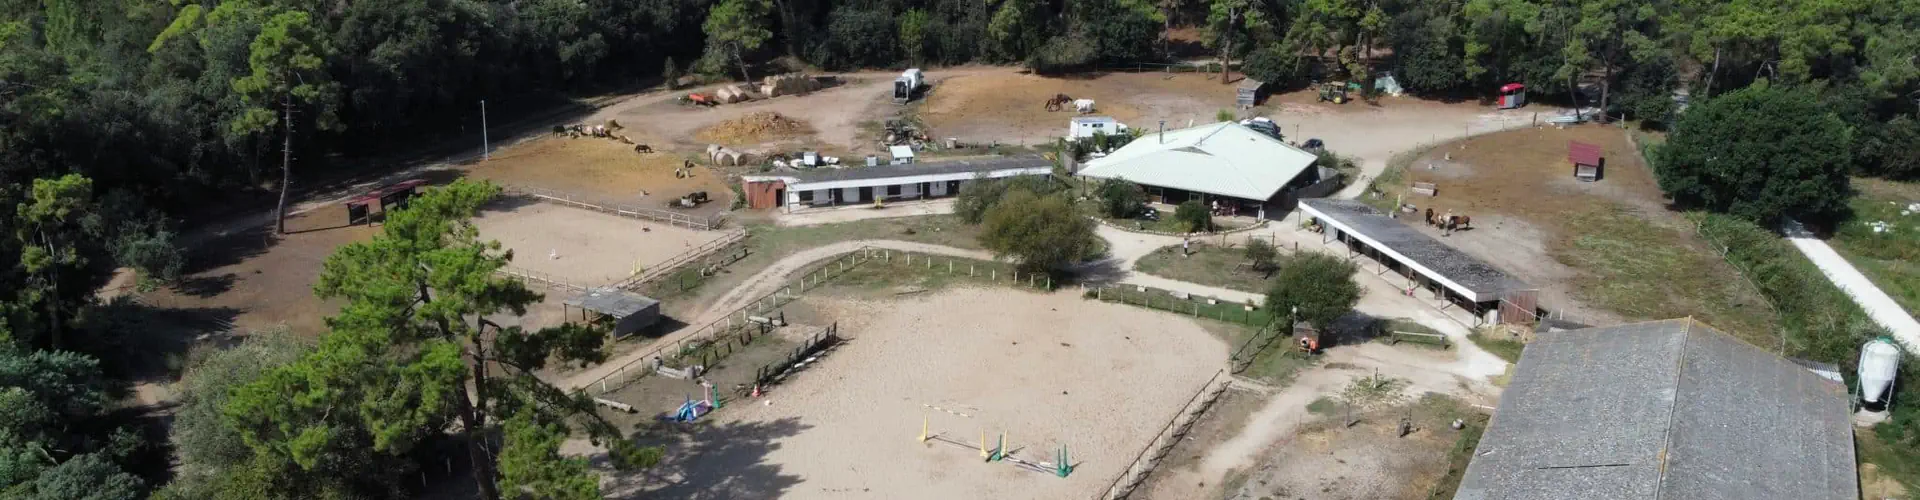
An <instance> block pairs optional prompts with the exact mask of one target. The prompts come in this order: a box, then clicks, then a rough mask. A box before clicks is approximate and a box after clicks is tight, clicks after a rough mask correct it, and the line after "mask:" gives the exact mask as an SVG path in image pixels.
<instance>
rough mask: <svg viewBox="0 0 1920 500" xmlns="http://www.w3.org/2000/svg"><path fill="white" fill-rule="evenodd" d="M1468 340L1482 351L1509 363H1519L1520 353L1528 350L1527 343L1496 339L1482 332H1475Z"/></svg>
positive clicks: (1468, 336)
mask: <svg viewBox="0 0 1920 500" xmlns="http://www.w3.org/2000/svg"><path fill="white" fill-rule="evenodd" d="M1467 339H1468V340H1472V341H1473V344H1474V345H1477V346H1480V348H1481V349H1485V350H1486V351H1487V352H1489V353H1493V355H1495V356H1499V357H1500V359H1504V360H1507V362H1508V363H1519V362H1520V351H1524V350H1526V349H1527V344H1526V343H1525V342H1521V341H1518V340H1513V339H1503V338H1496V337H1493V336H1490V335H1487V334H1486V333H1485V332H1483V331H1481V330H1474V331H1473V333H1472V334H1469V335H1467Z"/></svg>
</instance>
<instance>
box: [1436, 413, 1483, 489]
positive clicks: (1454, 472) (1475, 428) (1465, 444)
mask: <svg viewBox="0 0 1920 500" xmlns="http://www.w3.org/2000/svg"><path fill="white" fill-rule="evenodd" d="M1433 399H1436V397H1433V396H1429V397H1427V398H1423V399H1421V403H1422V405H1421V406H1422V407H1423V409H1426V410H1427V411H1437V412H1445V413H1449V414H1448V415H1441V417H1442V418H1444V419H1446V420H1447V421H1449V422H1451V421H1452V420H1453V419H1456V418H1457V419H1460V420H1464V421H1465V424H1466V425H1464V426H1462V427H1461V428H1460V430H1459V431H1457V432H1458V433H1459V434H1458V435H1457V436H1455V437H1454V439H1453V447H1452V448H1450V449H1448V450H1447V473H1446V474H1445V475H1443V476H1440V481H1439V482H1438V483H1435V484H1434V485H1433V488H1432V489H1431V490H1428V492H1427V498H1428V499H1429V500H1446V499H1449V498H1453V495H1454V494H1455V493H1456V492H1458V491H1459V490H1460V481H1461V480H1462V479H1465V478H1466V474H1467V464H1468V463H1469V462H1472V461H1473V451H1474V450H1475V449H1477V448H1479V447H1480V436H1481V435H1483V434H1485V433H1486V432H1487V420H1488V416H1487V415H1486V414H1484V413H1480V412H1476V411H1472V410H1471V409H1469V408H1467V407H1466V405H1464V404H1461V403H1460V402H1459V401H1457V400H1453V399H1452V398H1445V397H1438V399H1443V400H1445V401H1436V402H1433V403H1428V401H1429V400H1433ZM1448 403H1450V404H1448Z"/></svg>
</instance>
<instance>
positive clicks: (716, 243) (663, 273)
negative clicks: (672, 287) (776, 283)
mask: <svg viewBox="0 0 1920 500" xmlns="http://www.w3.org/2000/svg"><path fill="white" fill-rule="evenodd" d="M746 239H747V231H746V230H745V229H735V230H733V231H729V232H727V235H726V236H722V237H720V239H717V240H713V241H709V242H706V243H703V244H701V245H700V246H697V247H693V248H692V249H690V250H687V251H685V252H680V255H675V256H673V258H671V259H667V261H666V262H662V263H659V264H654V265H653V266H651V267H648V268H646V269H642V270H640V272H637V273H634V274H633V275H632V276H628V277H627V279H624V280H620V282H619V283H616V284H614V285H613V286H614V287H615V288H621V289H626V290H633V291H640V289H641V288H644V287H646V286H647V284H648V283H651V282H653V281H655V280H658V279H660V278H665V277H667V276H668V275H671V274H673V272H674V271H678V270H679V269H680V268H681V267H685V266H686V265H687V264H688V263H691V262H693V261H696V260H699V259H701V258H703V257H706V256H707V255H708V254H712V253H714V252H716V251H719V250H720V249H722V248H726V247H727V246H729V245H733V244H736V243H740V242H743V241H746ZM745 256H746V255H745V253H744V249H743V252H742V253H741V257H742V258H744V257H745ZM737 260H740V259H732V260H730V261H728V262H729V263H731V262H732V261H737Z"/></svg>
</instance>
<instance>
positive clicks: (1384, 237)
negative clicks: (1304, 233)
mask: <svg viewBox="0 0 1920 500" xmlns="http://www.w3.org/2000/svg"><path fill="white" fill-rule="evenodd" d="M1300 203H1301V204H1303V205H1307V206H1309V207H1313V209H1314V210H1317V211H1320V212H1321V213H1325V214H1327V216H1328V217H1331V218H1333V219H1334V220H1336V221H1339V222H1340V223H1341V224H1343V225H1346V226H1347V227H1351V228H1353V230H1354V231H1356V232H1359V233H1360V234H1362V235H1364V236H1366V237H1367V238H1371V239H1373V240H1374V241H1378V242H1380V244H1381V245H1384V246H1386V247H1387V248H1391V249H1393V251H1394V252H1396V253H1399V254H1400V255H1404V256H1406V257H1407V258H1408V259H1413V261H1414V262H1417V263H1419V264H1420V265H1421V266H1425V267H1426V268H1427V269H1432V270H1433V271H1434V272H1436V273H1440V275H1441V276H1444V277H1446V278H1447V279H1449V280H1452V281H1453V282H1455V283H1459V284H1460V286H1463V287H1466V288H1467V289H1469V290H1473V293H1475V294H1477V295H1481V296H1483V297H1484V298H1485V299H1484V300H1490V299H1492V298H1497V297H1498V296H1499V295H1500V294H1502V293H1504V292H1511V291H1519V290H1533V289H1535V288H1534V287H1533V286H1530V285H1528V284H1526V283H1522V282H1520V280H1516V279H1513V278H1512V277H1511V276H1508V275H1507V273H1505V272H1503V271H1501V270H1500V269H1498V268H1495V267H1493V266H1492V265H1489V264H1487V263H1486V262H1482V261H1481V260H1480V259H1477V258H1474V257H1473V256H1472V255H1467V253H1466V252H1462V251H1460V250H1458V249H1455V248H1453V247H1452V246H1450V245H1447V244H1445V243H1441V242H1440V240H1436V239H1433V237H1432V236H1428V235H1427V234H1426V233H1422V232H1420V231H1419V230H1417V229H1414V228H1411V227H1407V225H1406V224H1404V223H1401V222H1400V219H1395V218H1392V217H1387V215H1386V214H1383V213H1381V212H1380V211H1379V210H1375V209H1374V208H1373V207H1370V206H1367V204H1365V203H1361V202H1358V201H1354V200H1340V199H1332V198H1307V199H1303V200H1300Z"/></svg>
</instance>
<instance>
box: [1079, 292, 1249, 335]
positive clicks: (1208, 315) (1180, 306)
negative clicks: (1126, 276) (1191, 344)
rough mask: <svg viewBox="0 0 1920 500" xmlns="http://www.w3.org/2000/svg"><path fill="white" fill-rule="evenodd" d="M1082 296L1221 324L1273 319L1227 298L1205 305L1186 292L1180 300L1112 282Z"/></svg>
mask: <svg viewBox="0 0 1920 500" xmlns="http://www.w3.org/2000/svg"><path fill="white" fill-rule="evenodd" d="M1082 296H1083V297H1085V298H1089V299H1097V300H1104V301H1108V302H1120V303H1124V304H1127V305H1133V306H1140V307H1145V308H1149V309H1159V310H1162V311H1167V312H1172V313H1176V314H1180V315H1184V316H1190V317H1194V318H1204V319H1211V320H1215V321H1220V322H1225V323H1238V324H1241V325H1248V326H1253V327H1263V326H1266V325H1267V324H1268V323H1272V322H1273V314H1272V313H1271V312H1270V311H1268V310H1266V309H1265V308H1259V307H1255V308H1254V309H1253V310H1251V311H1249V310H1247V305H1246V304H1243V303H1238V302H1233V301H1228V300H1221V301H1217V303H1214V304H1208V303H1207V299H1206V298H1205V297H1200V296H1197V295H1190V296H1188V297H1187V298H1184V299H1183V298H1180V297H1178V296H1175V295H1173V294H1171V293H1168V292H1167V291H1166V290H1161V289H1158V288H1146V291H1144V292H1143V291H1140V289H1139V288H1138V287H1135V286H1134V285H1115V286H1110V287H1106V288H1100V289H1095V290H1087V292H1086V293H1085V294H1084V295H1082ZM1245 338H1246V337H1240V338H1239V340H1245ZM1232 344H1233V345H1235V346H1238V345H1239V342H1237V341H1236V342H1232Z"/></svg>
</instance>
